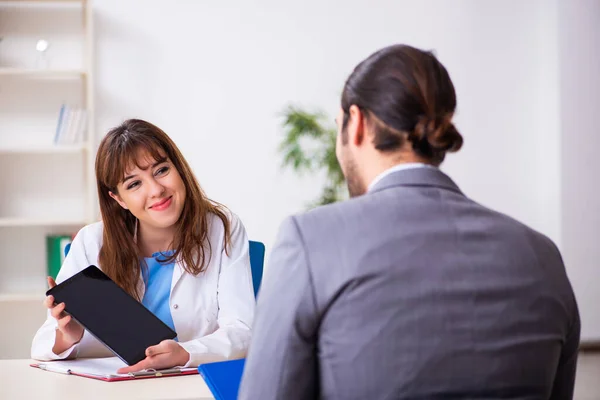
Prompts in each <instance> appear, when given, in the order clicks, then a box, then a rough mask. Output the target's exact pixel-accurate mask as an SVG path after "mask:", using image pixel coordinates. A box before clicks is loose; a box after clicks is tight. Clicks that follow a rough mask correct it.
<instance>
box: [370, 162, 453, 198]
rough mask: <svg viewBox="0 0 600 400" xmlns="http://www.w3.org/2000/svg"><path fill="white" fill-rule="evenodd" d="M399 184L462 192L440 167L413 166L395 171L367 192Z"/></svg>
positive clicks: (375, 191) (374, 191)
mask: <svg viewBox="0 0 600 400" xmlns="http://www.w3.org/2000/svg"><path fill="white" fill-rule="evenodd" d="M397 186H431V187H438V188H442V189H447V190H451V191H453V192H456V193H460V194H462V192H461V191H460V189H459V188H458V186H457V185H456V183H454V181H452V179H450V177H449V176H448V175H446V174H444V173H443V172H442V171H440V170H439V169H438V168H412V169H404V170H400V171H395V172H393V173H391V174H389V175H387V176H385V177H384V178H383V179H381V180H380V181H379V182H377V183H376V184H375V185H374V186H373V187H372V188H371V189H370V190H369V191H368V192H367V194H369V193H377V192H380V191H382V190H385V189H389V188H392V187H397Z"/></svg>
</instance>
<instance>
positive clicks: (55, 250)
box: [46, 235, 73, 279]
mask: <svg viewBox="0 0 600 400" xmlns="http://www.w3.org/2000/svg"><path fill="white" fill-rule="evenodd" d="M72 240H73V239H72V236H70V235H48V236H46V263H47V274H48V276H51V277H52V278H53V279H56V275H58V271H60V267H61V266H62V264H63V262H64V261H65V256H66V254H65V253H66V252H65V248H66V247H67V246H68V245H69V244H70V243H71V242H72Z"/></svg>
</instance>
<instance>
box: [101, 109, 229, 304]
mask: <svg viewBox="0 0 600 400" xmlns="http://www.w3.org/2000/svg"><path fill="white" fill-rule="evenodd" d="M140 150H146V151H147V152H148V154H149V155H150V156H151V157H153V158H154V159H155V160H160V159H163V158H165V156H166V157H168V158H169V159H170V161H171V162H172V163H173V166H174V167H175V168H176V169H177V171H178V172H179V175H180V176H181V179H182V180H183V183H184V185H185V189H186V199H185V203H184V206H183V210H182V212H181V216H180V217H179V220H178V221H177V229H176V233H175V237H174V238H173V244H172V245H173V249H174V250H175V252H174V254H173V255H172V256H171V257H169V261H173V260H177V261H178V262H182V263H183V266H184V268H185V271H186V272H188V273H190V274H192V275H198V274H200V273H201V272H204V271H205V270H206V266H207V265H208V262H209V261H210V257H211V253H212V248H211V245H210V242H209V241H208V239H207V238H208V218H209V214H211V213H212V214H214V215H216V216H217V217H219V219H220V220H221V221H222V222H223V226H224V228H225V235H224V236H225V238H224V239H225V240H224V249H225V251H226V252H227V251H228V248H229V246H230V243H231V230H230V223H229V220H228V218H227V213H226V208H225V207H224V206H223V205H221V204H219V203H216V202H213V201H211V200H210V199H208V198H207V197H206V195H205V194H204V192H203V191H202V189H201V188H200V185H199V184H198V181H197V180H196V177H195V176H194V174H193V172H192V170H191V168H190V166H189V165H188V163H187V161H186V160H185V159H184V158H183V155H182V154H181V152H180V151H179V149H178V148H177V146H176V145H175V143H174V142H173V141H172V140H171V138H169V136H167V134H166V133H165V132H163V131H162V130H161V129H160V128H158V127H157V126H155V125H153V124H151V123H149V122H146V121H142V120H139V119H130V120H127V121H125V122H123V123H122V124H121V125H119V126H117V127H115V128H113V129H111V130H110V131H109V132H108V133H107V134H106V136H105V137H104V139H102V142H100V146H99V148H98V153H97V154H96V181H97V185H98V197H99V200H100V212H101V213H102V221H103V223H104V232H103V234H102V239H103V243H102V247H101V249H100V254H99V256H98V262H99V264H100V266H101V268H102V270H103V271H104V272H105V273H106V274H107V275H108V276H109V277H110V278H111V279H112V280H114V281H115V282H116V283H117V284H118V285H119V286H120V287H122V288H123V289H124V290H125V291H126V292H127V293H129V294H130V295H132V296H134V297H135V298H136V299H138V300H141V299H140V296H139V293H137V290H136V287H137V283H138V280H139V276H140V265H141V262H142V260H143V255H142V254H141V252H140V249H139V248H138V246H137V244H136V243H135V239H134V238H135V234H136V232H135V230H136V226H137V219H136V217H134V216H133V214H131V212H130V211H129V210H125V209H123V208H122V207H121V206H120V205H119V204H118V203H117V202H116V201H115V200H114V199H113V198H111V197H110V195H109V192H112V193H115V194H116V193H118V191H117V185H118V184H119V183H120V182H121V181H122V180H123V177H124V176H125V172H126V171H127V169H129V168H131V167H132V166H133V165H136V164H137V160H136V155H137V154H138V153H139V151H140ZM138 167H140V166H139V165H138Z"/></svg>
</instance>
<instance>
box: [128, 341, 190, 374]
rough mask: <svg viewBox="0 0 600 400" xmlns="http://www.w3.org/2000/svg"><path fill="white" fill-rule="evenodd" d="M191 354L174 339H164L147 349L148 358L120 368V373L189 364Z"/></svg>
mask: <svg viewBox="0 0 600 400" xmlns="http://www.w3.org/2000/svg"><path fill="white" fill-rule="evenodd" d="M189 359H190V354H189V353H188V352H187V351H185V349H184V348H183V347H181V346H180V345H179V343H177V342H176V341H174V340H163V341H162V342H160V343H159V344H157V345H156V346H150V347H148V348H147V349H146V358H144V359H143V360H142V361H140V362H139V363H137V364H135V365H131V366H129V367H123V368H120V369H119V370H118V371H117V373H118V374H127V373H129V372H137V371H142V370H144V369H148V368H153V369H165V368H172V367H177V366H183V365H185V364H187V362H188V361H189Z"/></svg>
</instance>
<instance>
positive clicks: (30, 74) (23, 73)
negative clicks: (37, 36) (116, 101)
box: [0, 0, 86, 79]
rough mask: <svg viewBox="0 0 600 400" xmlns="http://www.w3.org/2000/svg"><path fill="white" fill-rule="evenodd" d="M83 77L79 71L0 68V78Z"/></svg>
mask: <svg viewBox="0 0 600 400" xmlns="http://www.w3.org/2000/svg"><path fill="white" fill-rule="evenodd" d="M0 4H2V1H1V0H0ZM85 75H86V73H85V71H82V70H79V69H34V68H8V67H0V77H2V76H14V77H23V78H43V79H81V78H83V77H85Z"/></svg>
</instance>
